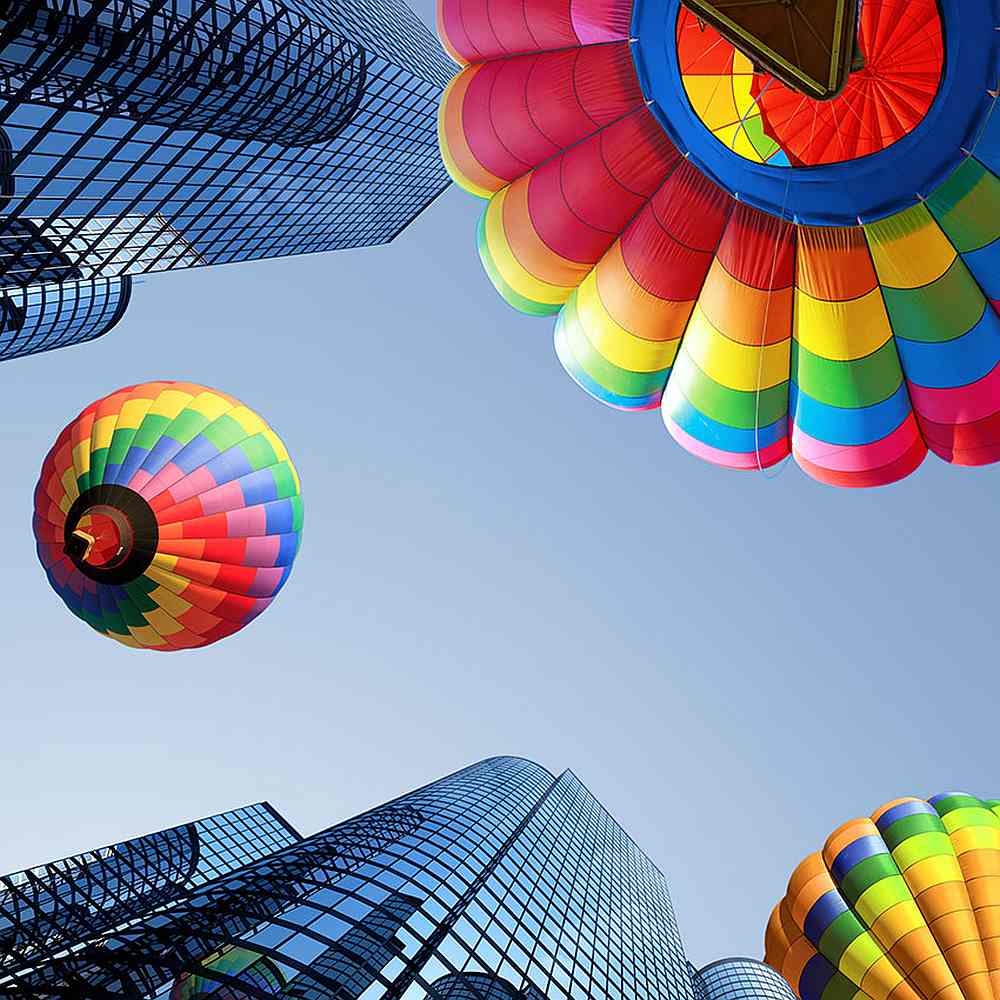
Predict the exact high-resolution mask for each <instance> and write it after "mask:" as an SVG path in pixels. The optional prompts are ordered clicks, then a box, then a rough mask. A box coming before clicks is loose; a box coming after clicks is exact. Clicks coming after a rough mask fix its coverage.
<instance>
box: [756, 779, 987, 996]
mask: <svg viewBox="0 0 1000 1000" xmlns="http://www.w3.org/2000/svg"><path fill="white" fill-rule="evenodd" d="M998 915H1000V802H997V801H995V800H980V799H977V798H975V797H974V796H971V795H967V794H964V793H959V792H956V793H949V794H945V795H937V796H935V797H934V798H931V799H928V800H926V801H924V800H923V799H897V800H896V801H894V802H889V803H887V804H886V805H884V806H883V807H882V808H881V809H879V810H877V811H876V812H875V813H873V814H872V816H871V818H870V819H868V818H865V819H857V820H852V821H851V822H849V823H845V824H844V825H843V826H841V827H840V828H839V829H837V830H835V831H834V832H833V833H832V834H831V835H830V837H829V839H828V840H827V842H826V844H825V846H824V848H823V850H822V851H821V852H819V853H816V854H812V855H810V856H809V857H808V858H806V859H805V861H803V862H802V864H800V865H799V867H798V868H797V869H796V870H795V872H794V873H793V875H792V877H791V880H790V881H789V883H788V892H787V893H786V895H785V898H784V899H783V900H782V901H781V903H780V904H779V905H778V906H777V907H776V908H775V910H774V912H773V913H772V915H771V919H770V922H769V923H768V926H767V934H766V939H765V942H766V954H765V961H766V962H767V963H768V964H769V965H771V966H772V967H773V968H775V969H777V970H778V971H779V972H780V973H781V974H782V975H783V976H784V977H785V979H786V980H787V981H788V982H789V983H790V984H791V986H792V988H793V989H794V990H795V991H796V993H797V994H798V996H799V997H800V998H801V1000H843V998H857V1000H889V998H892V1000H932V998H934V997H936V998H938V1000H996V997H997V996H1000V919H998Z"/></svg>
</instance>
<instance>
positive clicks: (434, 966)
mask: <svg viewBox="0 0 1000 1000" xmlns="http://www.w3.org/2000/svg"><path fill="white" fill-rule="evenodd" d="M268 815H269V816H272V815H273V814H268ZM261 819H262V821H265V822H269V821H270V820H268V817H263V816H262V817H261ZM183 829H186V828H183ZM285 829H286V831H287V828H285ZM154 836H156V837H158V838H159V842H162V844H163V846H162V847H161V849H160V850H159V851H158V853H157V854H156V858H157V859H158V862H157V865H154V866H152V868H155V872H154V871H153V870H152V869H151V867H150V866H149V865H148V864H143V865H140V864H137V863H132V865H131V868H130V870H133V869H134V870H136V871H138V870H140V869H141V873H142V882H143V884H144V885H148V886H149V887H150V888H149V891H148V892H147V893H146V894H145V895H143V894H142V893H139V892H136V891H134V890H132V891H131V894H127V893H126V895H127V897H128V898H127V900H122V901H118V900H116V901H115V902H114V903H112V904H110V905H107V904H102V905H101V906H99V907H98V908H99V909H100V910H101V911H102V913H103V914H106V915H105V916H103V917H101V918H100V919H98V918H95V917H91V918H90V919H91V922H90V924H89V926H88V927H86V928H85V927H84V926H83V925H82V924H81V923H80V922H79V921H76V920H75V919H74V918H73V917H71V916H69V915H68V911H67V916H66V917H65V919H63V918H60V920H59V921H56V922H57V923H60V925H61V926H62V927H63V932H62V936H61V937H60V938H59V940H58V942H54V943H57V944H58V945H59V946H61V947H62V949H63V950H62V951H61V952H60V953H58V954H56V953H55V948H54V947H53V946H52V945H50V946H49V948H48V950H47V951H45V952H36V953H34V958H35V961H34V962H33V963H31V964H27V963H26V962H25V961H24V958H25V956H24V954H23V953H15V952H12V950H11V948H10V947H9V946H8V945H7V944H6V943H5V942H6V938H5V937H3V936H0V996H8V997H19V998H27V997H30V998H31V1000H45V998H56V997H63V998H69V997H73V998H78V1000H109V998H118V997H122V998H124V997H132V998H140V997H142V998H153V997H155V998H164V1000H165V998H168V997H169V998H170V1000H195V998H199V1000H209V998H213V1000H266V998H270V997H285V998H295V1000H361V998H364V1000H423V998H425V997H429V998H432V1000H590V998H593V1000H753V998H759V1000H792V995H791V993H790V992H789V991H788V990H787V987H785V993H784V994H782V993H781V991H780V990H778V991H777V992H775V991H774V989H772V987H773V985H774V980H779V981H780V977H778V976H777V975H776V974H775V973H774V972H772V971H771V970H770V969H767V968H766V967H764V966H760V963H755V962H750V961H749V960H734V961H731V962H728V963H716V964H715V965H714V966H712V967H709V969H707V970H705V971H704V972H703V973H696V972H694V970H693V969H692V968H691V967H690V966H689V964H688V963H687V960H686V958H685V955H684V949H683V946H682V943H681V939H680V934H679V932H678V929H677V923H676V920H675V918H674V913H673V908H672V905H671V902H670V894H669V891H668V889H667V884H666V880H665V878H664V876H663V874H662V873H661V872H660V871H659V869H658V868H657V867H656V866H655V865H654V864H653V863H652V862H651V861H650V860H649V858H647V857H646V856H645V855H644V854H643V853H642V851H640V850H639V848H638V847H637V846H636V845H635V844H634V843H633V842H632V840H631V839H630V838H629V837H628V835H627V834H626V833H625V832H624V831H623V830H622V828H621V827H620V826H619V825H618V824H617V823H616V822H615V821H614V819H612V817H611V816H610V815H609V814H608V813H607V811H606V810H605V809H604V808H603V807H602V806H601V804H600V803H599V802H598V801H597V800H596V799H595V798H594V797H593V796H592V795H591V794H590V792H589V791H588V790H587V789H586V788H585V787H584V786H583V785H582V784H581V783H580V782H579V781H578V780H577V778H576V777H575V776H574V775H573V774H571V773H570V772H566V773H564V774H562V775H561V776H559V777H558V778H557V777H554V776H553V775H551V774H550V773H549V772H548V771H546V770H545V769H544V768H542V767H540V766H538V765H537V764H533V763H531V762H530V761H526V760H523V759H520V758H510V757H501V758H492V759H489V760H485V761H482V762H480V763H478V764H474V765H472V766H470V767H467V768H465V769H464V770H462V771H459V772H457V773H455V774H452V775H450V776H449V777H446V778H443V779H441V780H440V781H436V782H434V783H433V784H430V785H427V786H425V787H423V788H421V789H418V790H417V791H415V792H411V793H409V794H407V795H404V796H402V797H401V798H399V799H396V800H394V801H392V802H389V803H388V804H386V805H383V806H380V807H378V808H376V809H373V810H371V811H370V812H367V813H364V814H363V815H361V816H359V817H357V818H355V819H352V820H349V821H347V822H346V823H341V824H340V825H338V826H335V827H332V828H331V829H329V830H325V831H323V832H321V833H318V834H316V835H314V836H311V837H307V838H304V839H295V838H294V835H292V839H291V840H289V842H287V843H284V844H282V845H281V846H276V847H275V849H274V850H272V851H270V852H269V853H267V854H266V855H265V856H259V857H244V858H242V859H240V862H239V863H238V867H236V866H234V867H233V868H231V869H230V870H228V871H222V872H220V873H219V874H218V875H217V876H216V877H214V878H212V879H210V880H208V881H204V880H203V881H200V882H199V881H197V880H196V879H195V878H193V877H192V876H190V875H188V874H187V872H188V871H189V870H190V869H191V866H192V858H193V856H194V855H193V852H192V849H191V847H190V845H189V842H188V841H187V840H185V839H184V837H183V836H181V837H177V836H170V837H166V836H165V835H164V834H159V835H154ZM130 843H135V842H130ZM168 845H169V846H168ZM112 853H121V852H120V849H112ZM131 853H132V854H134V853H135V852H134V851H133V852H131ZM130 856H131V855H130ZM110 881H111V880H110V879H108V878H105V879H104V883H105V884H109V883H110ZM134 881H135V880H134V879H133V881H132V882H131V883H129V884H130V885H131V884H133V883H134ZM49 891H50V892H52V891H53V889H52V888H50V889H49ZM11 892H12V887H11V886H10V885H9V884H8V888H7V895H5V896H0V917H2V915H4V914H6V913H8V912H9V911H10V910H11V908H12V903H11V895H10V894H11ZM45 908H46V904H38V905H36V910H42V909H45ZM50 909H51V908H50ZM757 967H759V969H760V970H762V973H761V975H762V976H763V979H762V980H761V983H762V984H763V985H762V988H761V989H759V990H756V991H755V982H756V980H755V975H756V974H757V971H758V968H757ZM734 970H735V971H734ZM747 970H749V971H747ZM723 972H725V974H723ZM3 977H6V978H3ZM734 983H735V984H736V985H735V987H734V986H733V984H734Z"/></svg>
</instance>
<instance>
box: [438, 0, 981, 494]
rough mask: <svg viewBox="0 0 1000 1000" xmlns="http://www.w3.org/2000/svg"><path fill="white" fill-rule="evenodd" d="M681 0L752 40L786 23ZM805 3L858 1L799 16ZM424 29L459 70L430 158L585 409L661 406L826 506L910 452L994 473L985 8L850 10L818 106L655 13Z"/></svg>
mask: <svg viewBox="0 0 1000 1000" xmlns="http://www.w3.org/2000/svg"><path fill="white" fill-rule="evenodd" d="M698 2H699V3H701V5H702V6H703V7H712V6H714V7H718V8H719V10H720V12H721V13H722V14H732V15H733V16H736V13H738V12H739V11H738V10H736V9H744V10H745V12H749V14H752V16H753V17H756V18H757V19H758V21H761V20H766V19H767V18H771V19H772V20H771V21H769V22H768V24H769V25H770V27H771V28H773V29H774V31H775V32H780V30H781V25H782V24H783V23H785V22H787V23H788V24H790V25H792V24H799V21H798V20H796V19H797V18H804V17H805V16H806V15H805V14H804V13H802V9H801V8H800V7H796V6H795V5H791V6H789V5H788V4H782V3H779V2H776V0H774V2H772V0H759V2H757V3H755V4H752V5H750V4H725V3H719V4H714V5H712V4H708V3H705V2H704V0H698ZM765 8H767V10H765ZM826 9H829V10H830V11H835V10H836V11H840V12H841V13H842V12H843V11H844V10H848V9H850V10H857V7H856V5H855V4H854V3H853V0H851V2H850V3H844V2H841V3H839V4H835V3H833V2H831V3H827V4H817V5H813V7H811V8H810V11H812V12H813V13H814V14H816V15H817V17H820V16H822V11H824V10H826ZM734 10H736V13H734ZM807 13H808V12H807ZM438 14H439V29H440V34H441V37H442V39H443V41H444V43H445V45H446V46H447V47H448V49H449V50H450V51H451V53H452V54H453V55H454V57H455V58H456V59H457V60H459V61H460V62H461V63H463V64H465V68H464V69H462V70H461V72H459V73H458V75H457V76H456V77H455V79H454V80H453V81H452V83H451V84H450V86H449V87H448V89H447V91H446V93H445V96H444V98H443V99H442V104H441V114H440V128H439V138H440V146H441V151H442V155H443V158H444V161H445V163H446V165H447V167H448V169H449V171H450V173H451V175H452V177H453V178H454V179H455V180H456V181H457V182H458V183H459V184H460V185H462V186H463V187H464V188H466V189H467V190H468V191H470V192H472V193H473V194H476V195H478V196H480V197H482V198H485V199H488V205H487V207H486V209H485V211H484V213H483V216H482V219H481V221H480V224H479V250H480V255H481V257H482V260H483V264H484V266H485V268H486V270H487V272H488V274H489V276H490V278H491V279H492V281H493V283H494V285H495V286H496V287H497V289H498V290H499V291H500V293H501V294H502V295H503V296H504V297H505V298H506V299H507V301H508V302H509V303H511V304H512V305H513V306H515V307H517V308H518V309H520V310H522V311H524V312H526V313H531V314H534V315H545V314H555V315H556V316H557V319H556V329H555V342H556V351H557V353H558V356H559V358H560V360H561V362H562V364H563V366H564V367H565V368H566V370H567V371H568V372H569V374H570V375H571V376H572V377H573V378H574V379H575V380H576V381H577V382H578V383H579V385H580V386H582V387H583V388H584V389H585V390H586V391H587V392H588V393H590V394H591V395H592V396H594V397H595V398H597V399H599V400H601V401H602V402H604V403H607V404H609V405H610V406H614V407H618V408H620V409H623V410H644V409H650V408H654V407H660V408H661V411H662V415H663V419H664V421H665V423H666V426H667V429H668V430H669V432H670V433H671V434H672V435H673V437H674V438H675V439H676V440H677V441H679V442H680V443H681V444H682V445H683V446H684V447H685V448H687V449H688V450H689V451H691V452H693V453H694V454H696V455H699V456H700V457H702V458H704V459H707V460H708V461H710V462H714V463H717V464H719V465H722V466H727V467H730V468H736V469H763V468H766V467H769V466H773V465H775V464H776V463H778V462H780V461H782V460H783V459H784V458H785V457H786V456H788V455H789V454H791V455H794V457H795V459H796V460H797V462H798V464H799V465H800V466H801V467H802V468H803V469H804V470H805V471H806V472H807V473H809V474H810V475H811V476H813V477H815V478H816V479H819V480H821V481H823V482H826V483H830V484H834V485H838V486H877V485H883V484H886V483H890V482H893V481H895V480H898V479H900V478H902V477H904V476H906V475H908V474H909V473H911V472H912V471H913V470H914V469H916V468H917V467H918V466H919V465H920V464H921V462H922V461H923V460H924V458H925V456H926V454H927V451H928V449H930V450H931V451H933V452H934V453H935V454H937V455H938V456H940V457H941V458H943V459H944V460H945V461H947V462H951V463H954V464H959V465H982V464H986V463H992V462H996V461H998V460H1000V316H998V314H997V310H998V308H1000V181H998V177H997V175H998V173H1000V114H997V113H995V111H994V108H995V106H996V91H997V87H998V38H1000V32H998V31H997V30H995V29H996V26H997V24H998V23H1000V20H998V12H997V7H996V4H995V2H993V0H864V2H863V3H862V4H861V6H860V20H859V22H858V26H857V47H858V51H857V53H856V58H855V59H854V62H853V70H854V72H852V73H851V75H850V76H849V77H848V78H847V82H846V85H845V86H844V87H843V89H842V90H840V91H839V93H837V94H836V95H835V96H833V97H832V99H830V100H820V99H816V98H812V97H809V96H805V95H804V94H803V93H800V92H798V91H797V90H795V89H793V88H792V87H791V86H790V85H788V84H787V83H785V82H783V80H782V79H778V78H777V77H776V76H772V75H771V74H770V73H768V72H766V71H764V70H763V69H762V68H761V67H760V65H759V64H758V63H757V62H755V61H753V60H751V58H749V57H748V56H747V55H745V54H744V51H743V50H741V49H739V48H736V47H735V46H734V45H733V44H731V43H730V42H729V41H727V40H726V38H724V37H723V36H722V35H721V34H720V33H719V32H718V31H716V30H715V28H713V27H711V26H709V25H708V24H707V23H705V22H704V21H703V20H699V19H698V17H696V16H695V15H694V14H692V13H691V12H689V11H688V10H687V9H686V8H685V7H684V6H682V4H681V0H440V2H439V11H438ZM749 14H748V15H747V16H749ZM765 26H767V25H765ZM807 33H808V32H806V29H805V28H804V27H803V28H802V29H801V33H800V34H799V35H798V36H796V37H795V38H792V39H791V41H792V42H795V44H798V43H799V42H801V41H802V40H803V39H805V37H806V34H807ZM803 44H804V43H803ZM789 47H790V48H792V49H794V48H795V46H794V45H790V46H789Z"/></svg>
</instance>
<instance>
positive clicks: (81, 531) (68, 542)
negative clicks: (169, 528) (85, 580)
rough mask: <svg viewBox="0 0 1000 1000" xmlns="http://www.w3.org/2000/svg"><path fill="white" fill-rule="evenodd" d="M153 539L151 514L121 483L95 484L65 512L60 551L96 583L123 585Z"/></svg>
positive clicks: (137, 571)
mask: <svg viewBox="0 0 1000 1000" xmlns="http://www.w3.org/2000/svg"><path fill="white" fill-rule="evenodd" d="M158 543H159V528H158V525H157V522H156V515H155V514H154V513H153V511H152V508H151V507H150V506H149V504H148V503H146V501H145V500H144V499H143V498H142V497H141V496H139V494H138V493H136V492H135V491H134V490H130V489H129V488H128V487H126V486H116V485H104V486H95V487H92V488H91V489H89V490H86V491H85V492H84V493H82V494H80V496H79V497H77V499H76V501H75V502H74V503H73V506H72V507H71V508H70V510H69V513H68V514H67V515H66V525H65V529H64V538H63V551H64V552H65V554H66V556H67V557H68V558H69V559H70V560H71V561H72V562H73V564H74V565H75V566H76V568H77V569H78V570H79V571H80V572H81V573H83V574H84V576H87V577H89V578H90V579H91V580H94V581H96V582H98V583H109V584H124V583H129V582H130V581H132V580H135V579H136V578H137V577H139V576H141V575H142V574H143V573H144V572H145V570H146V568H147V567H148V566H149V564H150V563H151V562H152V561H153V556H154V555H155V554H156V549H157V545H158Z"/></svg>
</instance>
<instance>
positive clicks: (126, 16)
mask: <svg viewBox="0 0 1000 1000" xmlns="http://www.w3.org/2000/svg"><path fill="white" fill-rule="evenodd" d="M451 70H452V67H451V65H450V63H449V61H448V60H447V58H446V57H445V55H444V53H443V51H442V50H441V48H440V46H439V45H438V43H437V41H436V39H435V38H434V36H433V35H432V33H431V32H430V31H429V30H428V29H427V28H426V27H425V26H424V25H423V24H422V23H421V22H420V21H419V20H418V19H417V18H416V16H415V15H414V14H413V13H412V11H410V9H409V8H408V7H407V6H406V5H405V3H403V0H344V2H337V3H333V2H331V0H282V2H278V0H9V2H8V3H5V4H3V5H2V8H0V296H3V297H4V301H5V302H6V300H7V297H10V295H11V292H10V290H11V289H15V288H24V287H26V286H36V285H39V284H43V283H51V282H53V281H57V282H67V281H74V282H83V283H85V285H86V284H89V283H91V282H93V281H94V280H95V279H104V280H105V281H107V280H109V279H119V287H120V280H121V279H122V278H124V277H126V276H128V275H134V274H139V273H143V272H148V271H161V270H169V269H172V268H178V267H193V266H198V265H204V264H218V263H226V262H231V261H240V260H254V259H260V258H265V257H278V256H287V255H290V254H300V253H312V252H317V251H324V250H337V249H343V248H347V247H358V246H370V245H373V244H377V243H385V242H388V241H389V240H391V239H392V238H393V237H394V236H396V235H397V234H398V233H399V232H400V231H401V230H402V229H403V228H404V227H405V226H406V225H407V224H408V223H409V222H411V221H412V220H413V219H414V217H415V216H416V215H417V214H419V212H421V211H422V210H423V208H425V207H426V206H427V205H428V204H429V203H430V202H431V201H432V200H433V199H434V198H435V197H436V196H437V195H438V194H440V193H441V191H442V190H444V188H445V187H446V186H447V184H448V178H447V175H446V174H445V172H444V168H443V167H442V166H441V163H440V159H439V156H438V153H437V142H436V131H435V130H436V115H437V101H438V97H439V95H440V93H441V90H442V88H443V86H444V85H445V83H446V82H447V80H448V78H449V76H450V75H451ZM71 294H72V293H71ZM77 294H78V295H86V294H87V293H86V292H82V291H81V292H80V293H77ZM90 294H91V297H96V295H97V294H98V293H97V291H95V292H92V293H90ZM123 294H124V293H123V292H122V291H119V293H118V296H119V299H120V298H122V296H123ZM125 297H127V295H125ZM49 298H50V301H51V296H50V297H49ZM51 308H53V309H55V308H56V307H55V306H52V307H51ZM5 310H6V307H5ZM46 322H47V323H48V325H50V326H51V325H52V324H54V323H55V324H56V325H58V322H59V321H57V320H54V319H51V318H50V319H48V320H47V321H46ZM63 325H65V323H64V324H63ZM95 328H96V327H95V326H94V324H93V323H88V321H86V320H84V321H82V322H81V324H80V335H79V338H78V339H80V340H85V339H90V338H91V337H92V336H93V335H95V334H94V332H93V331H94V329H95ZM22 329H23V331H24V332H23V333H22V335H21V337H20V341H21V345H20V349H19V351H18V352H17V353H26V352H27V344H28V343H29V342H31V341H32V338H31V335H30V333H31V331H30V324H28V326H27V327H22ZM57 339H59V338H51V337H49V338H47V339H43V340H41V341H37V342H38V343H39V344H40V349H45V348H46V347H47V346H53V345H54V343H55V341H56V340H57ZM70 340H72V337H68V336H65V335H64V336H63V337H62V338H61V340H60V342H68V341H70ZM3 356H5V355H4V353H3V351H2V347H0V358H2V357H3Z"/></svg>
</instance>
